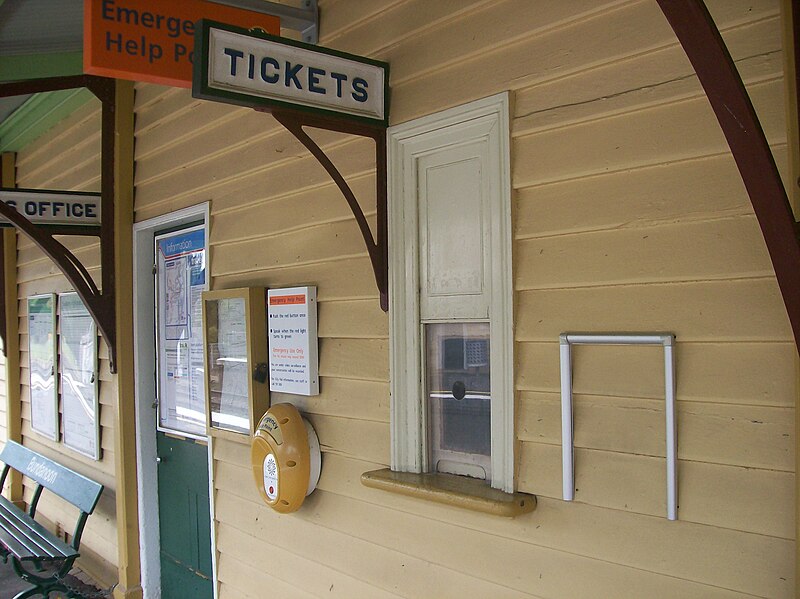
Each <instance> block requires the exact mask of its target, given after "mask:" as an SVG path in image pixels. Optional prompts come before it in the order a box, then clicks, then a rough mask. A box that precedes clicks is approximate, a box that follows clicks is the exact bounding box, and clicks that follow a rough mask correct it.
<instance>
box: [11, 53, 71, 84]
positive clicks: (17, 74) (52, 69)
mask: <svg viewBox="0 0 800 599" xmlns="http://www.w3.org/2000/svg"><path fill="white" fill-rule="evenodd" d="M82 74H83V52H60V53H57V54H25V55H22V56H3V57H2V58H0V81H22V80H25V79H45V78H47V77H68V76H70V75H82Z"/></svg>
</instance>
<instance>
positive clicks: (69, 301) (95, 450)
mask: <svg viewBox="0 0 800 599" xmlns="http://www.w3.org/2000/svg"><path fill="white" fill-rule="evenodd" d="M59 304H60V306H59V307H60V310H59V322H60V324H61V334H60V336H59V343H60V351H59V356H60V357H61V401H62V409H63V411H64V414H63V426H64V444H65V445H66V446H67V447H70V448H72V449H74V450H75V451H77V452H78V453H82V454H83V455H85V456H88V457H90V458H92V459H94V460H99V459H100V443H99V440H100V427H99V425H98V419H97V414H98V411H99V409H98V408H99V405H98V395H97V388H98V381H97V327H96V325H95V323H94V320H93V319H92V317H91V315H90V314H89V311H88V310H87V309H86V306H84V305H83V301H81V298H80V297H78V294H77V293H64V294H62V295H60V296H59Z"/></svg>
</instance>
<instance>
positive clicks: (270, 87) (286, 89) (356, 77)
mask: <svg viewBox="0 0 800 599" xmlns="http://www.w3.org/2000/svg"><path fill="white" fill-rule="evenodd" d="M195 47H196V48H197V53H198V60H197V61H195V71H194V80H193V85H192V95H193V96H194V97H195V98H203V99H206V100H217V101H220V102H228V103H231V104H239V105H242V106H251V107H256V106H265V107H273V108H293V109H301V110H310V111H314V112H321V113H323V114H327V115H338V116H342V115H346V116H347V117H349V118H351V119H356V120H360V121H367V122H371V123H378V124H382V125H386V124H387V123H388V95H389V94H388V80H389V77H388V73H389V65H388V64H386V63H383V62H379V61H377V60H372V59H369V58H363V57H361V56H355V55H352V54H344V53H342V52H337V51H335V50H329V49H326V48H319V47H317V46H312V45H309V44H304V43H302V42H297V41H294V40H288V39H283V38H279V37H275V36H271V35H268V34H264V33H260V32H251V31H246V30H244V29H240V28H237V27H231V26H229V25H222V24H220V23H214V22H210V21H202V22H200V23H199V27H198V30H197V33H196V39H195Z"/></svg>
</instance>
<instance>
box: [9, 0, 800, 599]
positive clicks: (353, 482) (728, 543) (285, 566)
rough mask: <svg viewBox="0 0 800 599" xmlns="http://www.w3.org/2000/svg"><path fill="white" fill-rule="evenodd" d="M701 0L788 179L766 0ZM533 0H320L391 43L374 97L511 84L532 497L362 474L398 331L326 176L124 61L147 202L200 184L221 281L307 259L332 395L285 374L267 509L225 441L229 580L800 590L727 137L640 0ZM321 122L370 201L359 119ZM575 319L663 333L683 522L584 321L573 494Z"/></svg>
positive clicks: (743, 212) (778, 338)
mask: <svg viewBox="0 0 800 599" xmlns="http://www.w3.org/2000/svg"><path fill="white" fill-rule="evenodd" d="M707 4H708V6H709V8H710V10H711V12H712V14H713V16H714V18H715V19H716V21H717V24H718V26H719V28H720V30H721V32H722V35H723V37H724V38H725V40H726V42H727V43H728V46H729V48H730V50H731V53H732V55H733V58H734V60H735V62H736V65H737V67H738V68H739V70H740V72H741V73H742V77H743V79H744V80H745V83H746V85H747V87H748V90H749V93H750V94H751V96H752V98H753V102H754V104H755V106H756V109H757V111H758V113H759V116H760V118H761V120H762V124H763V126H764V128H765V131H766V134H767V137H768V140H769V142H770V144H771V147H772V149H773V152H774V154H775V157H776V161H777V163H778V166H779V169H781V172H782V175H783V176H784V177H785V178H786V177H788V158H787V145H786V144H787V141H786V137H787V136H786V122H785V116H784V92H783V86H784V74H783V70H782V69H783V57H782V41H781V33H780V32H781V29H782V23H781V20H780V19H781V17H780V10H779V3H778V1H777V0H759V1H755V2H748V3H738V2H727V1H724V0H710V1H709V2H707ZM535 5H536V8H535V10H534V9H533V8H532V3H530V2H528V1H527V0H506V1H498V0H470V1H463V2H437V3H431V2H426V1H425V0H381V1H380V2H375V1H362V0H357V1H356V0H321V1H320V11H321V16H322V21H321V26H320V33H321V42H320V43H321V44H322V45H324V46H327V47H331V48H334V49H338V50H342V51H345V52H352V53H357V54H363V55H365V56H368V57H370V58H375V59H378V60H384V61H387V62H389V63H390V65H391V80H390V83H391V93H392V102H391V104H392V106H391V114H390V118H391V123H392V124H396V123H402V122H406V121H408V120H410V119H412V118H415V117H418V116H423V115H427V114H431V113H433V112H436V111H439V110H442V109H446V108H449V107H452V106H456V105H459V104H463V103H465V102H467V101H470V100H473V99H476V98H481V97H485V96H488V95H490V94H493V93H496V92H500V91H504V90H511V91H512V111H513V112H512V116H513V120H512V150H511V158H512V185H513V189H514V192H513V193H514V195H513V200H514V208H513V215H512V216H513V227H514V235H515V241H514V264H513V268H514V284H515V290H516V295H515V339H516V347H515V353H516V358H515V359H516V364H515V388H516V395H517V398H516V399H517V418H516V430H517V439H518V441H519V444H518V446H519V449H518V462H519V465H518V480H517V488H518V489H519V490H521V491H525V492H529V493H534V494H536V495H537V496H538V497H539V506H538V508H537V510H536V511H535V512H533V513H531V514H527V515H525V516H522V517H519V518H517V519H514V520H506V519H498V518H496V517H491V516H487V515H484V514H478V513H472V512H468V511H462V510H458V509H455V508H450V507H447V506H442V505H435V504H429V503H426V502H423V501H420V500H415V499H411V498H408V497H402V496H398V495H394V494H390V493H386V492H383V491H377V490H374V489H369V488H366V487H363V486H362V485H361V484H360V482H359V479H360V475H361V473H363V472H365V471H368V470H372V469H376V468H379V467H385V466H386V465H387V464H388V461H389V453H390V439H389V402H390V400H389V396H388V393H389V384H388V381H389V376H390V375H389V346H390V344H389V338H388V319H387V317H386V315H385V314H384V313H383V312H381V311H380V308H379V306H378V292H377V288H376V286H375V282H374V279H373V276H372V272H371V269H370V263H369V258H368V256H367V252H366V248H365V247H364V245H363V242H362V241H361V239H360V236H359V234H358V228H357V225H356V223H355V220H354V218H353V217H352V214H351V213H350V211H349V209H348V208H347V206H346V203H345V201H344V199H343V198H342V197H341V196H340V194H339V192H338V190H337V189H336V187H335V185H334V184H333V182H332V181H331V180H330V179H329V178H328V176H327V175H326V173H325V172H324V171H323V169H322V168H321V167H320V166H319V165H318V164H317V163H316V161H315V160H314V159H313V158H312V157H311V156H310V155H309V154H308V153H307V152H306V151H305V150H304V149H303V148H302V146H300V144H299V143H298V142H297V141H296V140H295V139H294V138H293V137H292V136H291V135H290V134H288V133H287V132H286V131H285V130H283V129H282V128H281V127H280V126H279V125H278V124H277V123H276V122H275V121H274V120H273V119H272V118H271V117H270V116H268V115H265V114H259V113H256V112H254V111H250V110H246V109H243V108H235V107H231V106H225V105H222V104H216V103H210V102H202V101H199V100H195V99H193V98H191V96H190V95H189V93H188V92H187V91H185V90H176V89H168V88H164V87H159V86H154V85H149V84H139V85H138V86H137V94H136V123H137V130H136V160H137V168H136V206H135V209H136V218H137V220H144V219H147V218H151V217H153V216H157V215H161V214H165V213H167V212H170V211H172V210H176V209H179V208H184V207H186V206H191V205H193V204H197V203H199V202H202V201H206V200H210V203H211V229H210V231H211V232H210V240H209V243H210V247H211V252H210V265H211V275H212V288H214V289H224V288H231V287H239V286H246V285H264V286H267V287H281V286H294V285H305V284H313V285H317V286H318V299H319V337H320V376H321V394H320V395H319V396H315V397H299V396H289V395H281V394H273V401H293V402H294V403H296V404H297V405H298V406H299V407H300V409H301V410H303V411H304V412H305V413H306V414H308V417H309V419H310V421H311V422H312V423H313V424H314V426H315V428H316V429H317V432H318V434H319V438H320V443H321V446H322V451H323V453H324V456H323V468H322V478H321V480H320V484H319V489H318V491H316V492H315V493H314V494H313V495H312V496H310V497H309V498H308V500H307V503H306V505H305V506H304V507H303V508H302V509H301V510H300V511H299V512H298V513H297V514H295V515H293V516H292V517H289V518H287V517H279V516H277V515H275V514H273V513H272V512H271V511H270V510H269V509H268V508H267V507H266V506H265V505H263V504H262V503H261V502H260V500H259V499H258V496H257V492H256V489H255V488H254V486H253V483H252V481H251V477H252V475H251V473H250V470H249V468H248V448H247V445H245V444H240V443H235V442H233V441H230V440H227V439H226V440H220V441H219V442H217V443H215V444H214V452H215V453H214V472H215V480H214V486H215V505H216V522H215V526H216V538H217V550H218V552H219V559H218V578H219V593H220V597H239V596H258V594H259V589H262V588H265V587H267V586H271V587H272V588H274V589H276V592H278V593H279V594H280V595H281V596H285V597H312V596H320V595H331V596H341V597H362V596H363V597H383V596H401V597H421V596H436V597H464V596H468V597H521V596H530V597H548V598H551V597H563V598H584V597H585V598H596V597H609V598H611V597H613V598H618V597H664V598H666V597H698V598H701V597H702V598H706V597H720V598H721V597H751V596H759V597H791V596H793V592H794V588H795V581H794V559H795V541H794V536H795V533H794V523H793V513H794V499H793V489H794V484H795V483H794V481H795V464H794V446H795V431H794V425H793V423H794V406H795V401H796V396H797V392H798V389H797V380H796V372H795V362H796V359H797V356H796V350H795V347H794V345H793V343H792V337H791V331H790V328H789V323H788V319H787V317H786V314H785V310H784V308H783V304H782V301H781V298H780V294H779V292H778V287H777V284H776V281H775V277H774V274H773V271H772V267H771V264H770V262H769V258H768V256H767V253H766V250H765V247H764V243H763V240H762V238H761V233H760V230H759V227H758V224H757V222H756V220H755V217H754V215H753V210H752V207H751V205H750V201H749V199H748V197H747V195H746V193H745V190H744V186H743V184H742V182H741V179H740V178H739V175H738V172H737V170H736V167H735V164H734V162H733V159H732V157H731V155H730V152H729V150H728V148H727V145H726V143H725V140H724V137H723V135H722V133H721V131H720V130H719V127H718V125H717V123H716V120H715V119H714V116H713V112H712V111H711V109H710V107H709V105H708V102H707V100H706V99H705V96H704V94H703V91H702V88H701V87H700V84H699V82H698V81H697V78H696V77H695V75H694V73H693V71H692V68H691V65H690V64H689V62H688V60H687V59H686V57H685V55H684V53H683V50H682V49H681V47H680V45H679V44H678V42H677V39H676V38H675V36H674V34H673V33H672V31H671V29H670V28H669V25H668V24H667V22H666V20H665V19H664V17H663V15H662V14H661V13H660V11H659V9H658V6H657V4H656V3H655V2H652V1H650V0H618V1H611V0H608V1H605V2H596V1H589V0H576V1H575V2H561V1H556V0H548V1H542V2H537V3H535ZM310 132H311V134H312V136H313V137H314V138H315V140H316V141H317V142H318V143H319V144H320V145H321V146H322V147H323V148H324V149H325V151H326V152H327V153H328V155H329V156H330V157H331V159H332V160H333V161H334V163H335V164H336V165H337V167H338V168H339V169H340V171H341V172H342V174H343V175H344V177H345V178H346V179H347V181H348V183H349V184H350V185H351V186H352V187H353V189H354V190H355V193H356V196H357V197H358V199H359V202H360V203H361V205H362V208H363V209H364V212H365V215H366V216H367V218H368V219H369V220H370V223H371V225H372V226H373V227H374V226H375V192H374V185H375V167H374V148H373V146H372V142H370V141H366V140H363V139H359V138H356V137H351V136H347V135H342V134H338V133H331V132H326V131H319V130H311V131H310ZM23 251H24V252H27V249H24V248H23V250H21V255H24V254H23ZM30 268H31V269H35V268H39V269H40V270H37V271H36V272H40V273H41V274H39V275H38V276H40V277H46V276H47V273H46V272H45V271H41V269H42V268H43V267H37V266H36V263H31V267H30ZM24 285H34V283H27V282H26V283H24ZM32 288H35V287H32ZM566 330H585V331H603V332H614V331H626V332H630V331H653V330H655V331H665V332H673V333H675V334H676V336H677V350H676V356H677V400H678V401H677V404H678V405H677V411H678V439H679V441H678V458H679V464H678V471H679V512H678V514H679V520H678V521H677V522H668V521H667V520H666V519H665V518H664V517H663V513H664V503H665V497H666V493H665V489H664V468H665V465H664V458H663V451H664V441H663V439H664V431H663V428H664V420H663V393H664V383H663V364H662V362H661V359H660V353H659V351H660V350H658V351H657V350H654V349H653V348H646V347H635V348H630V347H579V348H576V350H575V370H574V391H575V445H576V486H577V488H578V490H577V492H576V501H575V502H573V503H565V502H563V501H561V499H560V497H561V448H560V397H559V350H558V347H559V345H558V335H559V334H560V333H562V332H564V331H566ZM267 556H269V559H270V560H272V563H273V564H274V567H267V566H265V565H264V564H265V563H266V562H265V560H266V559H267Z"/></svg>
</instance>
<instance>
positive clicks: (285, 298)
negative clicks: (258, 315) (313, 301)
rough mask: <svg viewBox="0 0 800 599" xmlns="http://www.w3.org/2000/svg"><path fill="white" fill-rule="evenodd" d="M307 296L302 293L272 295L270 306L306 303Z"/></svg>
mask: <svg viewBox="0 0 800 599" xmlns="http://www.w3.org/2000/svg"><path fill="white" fill-rule="evenodd" d="M305 303H306V296H305V295H304V294H302V293H301V294H300V295H271V296H270V298H269V305H270V306H289V305H297V304H305Z"/></svg>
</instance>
